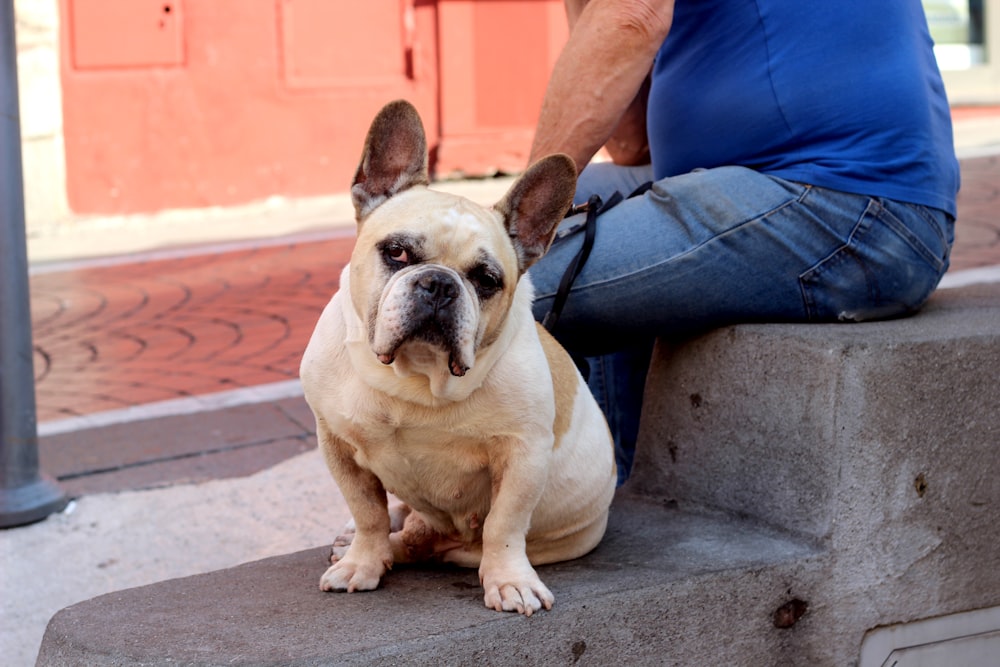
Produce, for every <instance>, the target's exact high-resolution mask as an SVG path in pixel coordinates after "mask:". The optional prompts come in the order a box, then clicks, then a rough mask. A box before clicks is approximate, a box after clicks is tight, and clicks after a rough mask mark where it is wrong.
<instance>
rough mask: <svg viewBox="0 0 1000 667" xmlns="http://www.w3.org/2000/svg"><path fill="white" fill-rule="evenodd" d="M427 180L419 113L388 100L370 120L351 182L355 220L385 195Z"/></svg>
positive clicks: (399, 101)
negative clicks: (362, 149)
mask: <svg viewBox="0 0 1000 667" xmlns="http://www.w3.org/2000/svg"><path fill="white" fill-rule="evenodd" d="M428 183H430V176H429V175H428V172H427V139H426V137H425V135H424V126H423V123H421V122H420V115H419V114H418V113H417V110H416V109H415V108H414V107H413V105H412V104H410V103H409V102H407V101H406V100H396V101H395V102H390V103H389V104H387V105H385V106H384V107H382V110H381V111H379V112H378V115H377V116H375V120H373V121H372V125H371V128H369V130H368V138H366V139H365V148H364V151H362V153H361V163H360V164H358V170H357V171H356V172H355V174H354V182H353V183H352V184H351V201H353V202H354V211H355V213H356V214H357V220H358V222H359V223H360V222H361V221H363V220H364V219H365V218H366V217H368V214H369V213H371V212H372V211H373V210H374V209H375V208H376V207H377V206H379V205H380V204H382V203H383V202H385V200H387V199H389V197H392V196H393V195H395V194H397V193H399V192H402V191H403V190H406V189H408V188H411V187H413V186H414V185H427V184H428Z"/></svg>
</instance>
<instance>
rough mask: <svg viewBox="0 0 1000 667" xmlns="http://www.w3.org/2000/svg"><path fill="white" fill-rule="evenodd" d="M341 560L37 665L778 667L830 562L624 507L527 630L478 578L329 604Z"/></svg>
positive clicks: (779, 543)
mask: <svg viewBox="0 0 1000 667" xmlns="http://www.w3.org/2000/svg"><path fill="white" fill-rule="evenodd" d="M327 553H328V550H327V549H326V548H318V549H315V550H310V551H304V552H300V553H296V554H291V555H288V556H281V557H277V558H272V559H267V560H263V561H258V562H255V563H250V564H247V565H243V566H240V567H237V568H233V569H229V570H222V571H218V572H213V573H210V574H205V575H199V576H195V577H189V578H184V579H176V580H172V581H167V582H163V583H159V584H154V585H152V586H146V587H142V588H135V589H130V590H126V591H122V592H119V593H112V594H109V595H105V596H102V597H98V598H95V599H93V600H89V601H87V602H83V603H80V604H77V605H74V606H72V607H68V608H67V609H64V610H62V611H60V612H59V613H58V614H56V615H55V616H54V617H53V619H52V620H51V622H50V623H49V626H48V628H47V630H46V633H45V638H44V640H43V643H42V648H41V652H40V654H39V658H38V663H37V664H38V665H44V666H47V667H53V666H57V665H67V666H68V665H92V666H98V665H168V664H169V665H269V664H274V665H277V664H281V665H332V664H337V665H355V664H357V665H361V664H364V665H397V664H449V665H460V664H469V665H472V664H492V665H525V664H552V665H557V664H573V663H576V662H579V663H580V664H633V665H634V664H667V663H668V662H670V659H669V658H668V656H676V659H677V661H678V662H677V664H704V663H701V661H700V659H698V658H697V657H696V656H699V655H706V654H707V655H711V656H714V657H717V659H718V660H719V661H721V662H716V663H715V664H740V662H741V661H743V660H746V659H749V660H751V663H743V664H769V663H770V661H771V658H772V657H773V656H775V655H779V654H780V653H781V652H782V646H783V644H784V642H785V638H784V635H785V633H786V632H787V631H786V630H781V629H778V628H775V626H774V620H773V617H774V614H775V611H776V610H777V609H778V608H780V607H782V605H785V604H786V603H788V602H789V600H790V599H791V598H792V597H793V596H794V595H795V594H796V593H797V592H798V586H797V584H796V581H797V580H798V579H799V578H800V577H801V576H803V575H802V573H803V572H806V571H809V570H818V569H819V566H818V561H817V559H818V558H819V556H820V553H819V552H818V551H817V550H816V549H815V548H814V547H812V546H811V545H810V544H808V543H807V542H804V541H802V540H795V539H790V538H789V537H788V536H787V535H783V534H781V533H779V532H776V531H772V530H768V529H764V528H760V527H758V526H754V525H752V524H750V523H748V522H745V521H734V520H732V519H727V518H724V517H711V516H704V515H697V514H691V513H684V512H680V511H678V510H677V509H676V508H673V507H669V506H664V505H663V504H662V503H657V502H650V501H648V500H645V499H642V498H638V497H634V496H627V495H625V496H619V497H618V498H617V499H616V501H615V505H614V510H613V513H612V522H611V526H610V528H609V531H608V534H607V537H606V538H605V540H604V542H602V544H601V545H600V546H599V547H598V548H597V550H595V551H594V552H593V553H591V554H590V555H588V556H587V557H585V558H582V559H579V560H577V561H574V562H571V563H563V564H559V565H554V566H548V567H544V568H541V569H540V573H541V576H542V578H543V580H544V581H545V582H546V584H547V585H548V586H549V587H550V588H551V589H552V591H553V592H554V593H555V595H556V605H555V607H554V609H553V610H552V611H549V612H543V613H540V614H538V615H535V616H533V617H532V618H524V617H522V616H518V615H516V614H501V613H497V612H494V611H491V610H488V609H486V608H485V607H484V606H483V603H482V591H481V589H480V586H479V582H478V577H477V574H476V572H475V571H474V570H458V569H425V568H419V569H418V568H397V569H396V570H395V571H393V572H392V573H390V575H389V576H388V577H387V578H386V579H385V580H384V582H383V586H382V587H381V588H380V589H379V590H378V591H375V592H372V593H355V594H331V593H322V592H321V591H320V590H319V587H318V582H319V576H320V574H322V571H323V569H324V567H325V558H326V555H327ZM706 629H708V630H710V632H705V630H706Z"/></svg>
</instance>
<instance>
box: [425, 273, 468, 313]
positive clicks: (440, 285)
mask: <svg viewBox="0 0 1000 667" xmlns="http://www.w3.org/2000/svg"><path fill="white" fill-rule="evenodd" d="M416 287H417V294H418V295H419V296H420V297H421V298H422V299H423V301H424V303H425V304H427V305H428V306H431V307H433V308H434V309H435V310H437V309H440V308H444V307H445V306H447V305H448V304H450V303H451V302H452V301H454V300H455V299H456V298H457V297H458V285H456V284H455V281H454V280H453V279H452V278H451V277H450V276H445V275H441V274H440V273H428V274H426V275H423V276H420V278H419V279H418V280H417V282H416Z"/></svg>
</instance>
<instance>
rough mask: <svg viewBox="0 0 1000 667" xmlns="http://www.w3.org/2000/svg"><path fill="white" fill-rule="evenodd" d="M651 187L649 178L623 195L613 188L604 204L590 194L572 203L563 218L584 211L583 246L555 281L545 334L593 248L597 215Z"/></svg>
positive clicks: (551, 329) (544, 323)
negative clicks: (556, 281) (582, 201)
mask: <svg viewBox="0 0 1000 667" xmlns="http://www.w3.org/2000/svg"><path fill="white" fill-rule="evenodd" d="M652 186H653V182H652V181H648V182H646V183H643V184H642V185H640V186H639V187H638V188H636V189H635V190H633V191H632V193H631V194H629V196H628V197H627V198H626V197H623V196H622V193H621V192H618V191H615V193H614V194H613V195H611V197H610V198H609V199H608V201H607V203H603V202H602V200H601V197H600V195H591V197H590V199H588V200H587V203H586V204H581V205H580V206H574V207H573V208H571V209H570V210H569V212H568V213H567V214H566V217H567V218H568V217H570V216H573V215H577V214H578V213H583V212H584V211H586V213H587V218H586V220H585V222H584V223H583V245H581V246H580V250H579V251H578V252H577V253H576V256H575V257H574V258H573V260H572V261H571V262H570V263H569V266H567V267H566V272H565V273H563V277H562V280H561V281H559V289H558V290H556V296H555V299H553V301H552V309H551V310H549V312H548V313H546V314H545V317H544V318H543V319H542V326H543V327H545V328H546V329H547V330H548V331H549V333H553V332H554V331H555V328H556V325H557V324H558V323H559V316H560V315H561V314H562V310H563V307H564V306H565V305H566V299H568V298H569V292H570V290H571V289H572V288H573V282H574V281H575V280H576V277H577V276H578V275H580V271H582V270H583V265H584V264H586V263H587V259H588V258H589V257H590V251H591V250H592V249H593V248H594V239H595V238H597V216H599V215H600V214H602V213H604V212H605V211H609V210H611V209H612V208H614V207H615V206H617V205H618V204H620V203H621V202H622V201H624V200H625V199H631V198H632V197H638V196H639V195H642V194H644V193H645V192H646V191H647V190H649V189H650V188H651V187H652ZM579 230H580V227H572V228H570V229H568V230H566V232H565V233H564V234H561V235H560V238H564V237H565V236H569V235H570V234H574V233H576V232H578V231H579ZM578 365H579V362H578ZM585 377H586V376H585Z"/></svg>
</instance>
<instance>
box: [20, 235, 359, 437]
mask: <svg viewBox="0 0 1000 667" xmlns="http://www.w3.org/2000/svg"><path fill="white" fill-rule="evenodd" d="M352 245H353V239H350V238H342V239H337V240H330V241H322V242H310V243H303V244H298V245H283V246H271V247H257V248H251V249H246V250H239V251H234V252H222V253H216V254H194V255H191V256H188V257H181V258H177V259H161V260H155V261H144V262H140V263H126V264H119V265H113V266H105V267H95V268H83V269H79V270H74V271H66V272H58V273H41V274H37V275H34V276H32V278H31V305H32V319H33V323H34V337H35V360H34V363H35V375H36V392H37V404H38V420H39V421H40V422H42V421H48V420H53V419H60V418H64V417H71V416H77V415H83V414H89V413H93V412H100V411H105V410H114V409H119V408H124V407H128V406H133V405H139V404H144V403H150V402H154V401H161V400H166V399H173V398H180V397H185V396H192V395H197V394H207V393H212V392H218V391H225V390H227V389H236V388H240V387H249V386H255V385H260V384H266V383H270V382H277V381H281V380H290V379H293V378H296V377H298V365H299V360H300V358H301V355H302V351H303V350H304V349H305V345H306V343H307V342H308V339H309V335H310V333H311V332H312V328H313V326H314V325H315V323H316V319H317V317H318V316H319V313H320V311H321V310H322V309H323V306H324V305H325V304H326V302H327V301H329V299H330V296H331V295H332V294H333V292H334V290H335V289H336V287H337V280H338V278H339V274H340V269H341V268H342V267H343V265H344V264H345V263H346V261H347V258H348V255H349V253H350V248H351V247H352Z"/></svg>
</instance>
